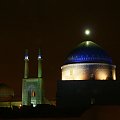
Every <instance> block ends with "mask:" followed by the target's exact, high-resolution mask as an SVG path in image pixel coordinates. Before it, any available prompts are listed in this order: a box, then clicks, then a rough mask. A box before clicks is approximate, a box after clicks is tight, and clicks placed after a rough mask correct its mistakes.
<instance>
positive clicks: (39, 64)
mask: <svg viewBox="0 0 120 120" xmlns="http://www.w3.org/2000/svg"><path fill="white" fill-rule="evenodd" d="M38 78H42V57H41V51H40V49H39V52H38Z"/></svg>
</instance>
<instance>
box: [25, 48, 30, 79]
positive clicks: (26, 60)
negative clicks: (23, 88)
mask: <svg viewBox="0 0 120 120" xmlns="http://www.w3.org/2000/svg"><path fill="white" fill-rule="evenodd" d="M24 60H25V68H24V78H28V72H29V68H28V61H29V58H28V50H27V49H26V50H25V59H24Z"/></svg>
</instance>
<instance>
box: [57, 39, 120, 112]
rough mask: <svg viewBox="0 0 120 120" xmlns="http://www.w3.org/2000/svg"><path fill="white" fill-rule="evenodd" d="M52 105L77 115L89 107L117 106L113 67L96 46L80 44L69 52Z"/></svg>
mask: <svg viewBox="0 0 120 120" xmlns="http://www.w3.org/2000/svg"><path fill="white" fill-rule="evenodd" d="M61 71H62V80H58V81H57V93H56V106H57V107H58V108H60V109H63V110H67V111H69V112H73V111H75V112H77V110H78V111H80V110H82V109H85V108H88V107H90V106H91V105H93V104H94V105H108V104H109V105H112V104H114V105H116V104H120V97H119V91H120V81H119V80H116V66H115V65H113V64H112V59H111V57H110V56H109V55H108V54H107V52H106V51H105V50H103V49H102V48H101V47H100V46H99V45H97V44H96V43H94V42H92V41H84V42H82V43H81V44H79V45H78V46H77V47H76V48H75V49H73V50H72V51H71V52H70V54H69V55H68V56H67V57H66V60H65V62H64V64H63V66H62V67H61Z"/></svg>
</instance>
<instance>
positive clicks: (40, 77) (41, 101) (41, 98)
mask: <svg viewBox="0 0 120 120" xmlns="http://www.w3.org/2000/svg"><path fill="white" fill-rule="evenodd" d="M38 80H39V81H40V104H43V80H42V56H41V51H40V49H39V51H38Z"/></svg>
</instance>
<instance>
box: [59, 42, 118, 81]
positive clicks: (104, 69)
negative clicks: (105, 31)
mask: <svg viewBox="0 0 120 120" xmlns="http://www.w3.org/2000/svg"><path fill="white" fill-rule="evenodd" d="M115 68H116V66H115V65H112V59H111V58H110V57H109V56H108V54H107V53H106V52H105V51H104V50H103V49H102V48H101V47H100V46H98V45H97V44H95V43H94V42H92V41H84V42H82V43H81V44H80V45H78V46H77V48H75V49H74V50H73V51H72V52H71V53H70V54H69V55H68V57H67V59H66V61H65V63H64V65H63V66H62V67H61V69H62V80H91V79H95V80H109V79H113V80H116V72H115Z"/></svg>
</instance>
